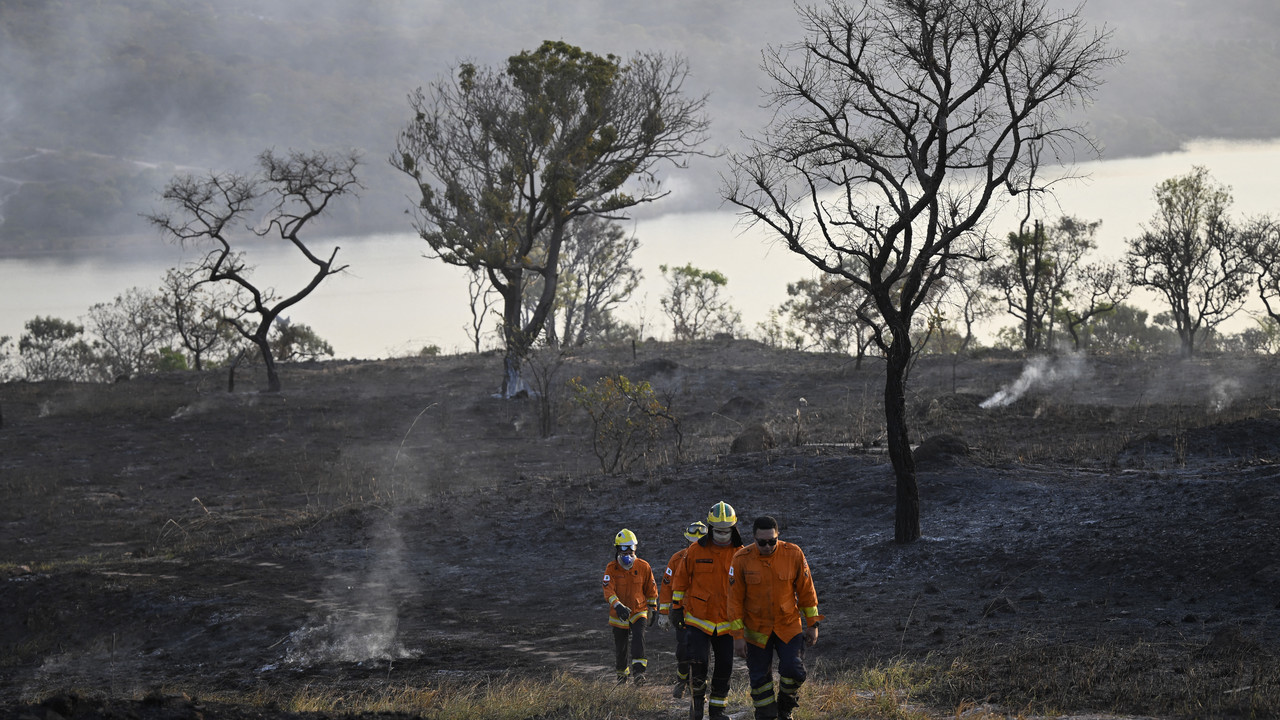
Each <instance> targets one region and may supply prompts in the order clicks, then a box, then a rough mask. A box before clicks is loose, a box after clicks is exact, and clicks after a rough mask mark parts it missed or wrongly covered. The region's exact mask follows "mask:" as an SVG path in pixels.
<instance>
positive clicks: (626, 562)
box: [618, 555, 636, 568]
mask: <svg viewBox="0 0 1280 720" xmlns="http://www.w3.org/2000/svg"><path fill="white" fill-rule="evenodd" d="M618 562H619V563H621V564H622V567H624V568H629V567H631V566H632V565H634V564H635V562H636V556H635V555H619V556H618Z"/></svg>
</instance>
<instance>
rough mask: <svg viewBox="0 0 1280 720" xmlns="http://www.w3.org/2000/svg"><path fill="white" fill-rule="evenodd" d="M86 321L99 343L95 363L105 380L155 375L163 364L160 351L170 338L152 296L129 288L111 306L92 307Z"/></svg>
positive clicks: (152, 294) (140, 289)
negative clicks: (144, 374) (149, 373)
mask: <svg viewBox="0 0 1280 720" xmlns="http://www.w3.org/2000/svg"><path fill="white" fill-rule="evenodd" d="M87 317H88V326H89V329H91V330H92V331H93V334H94V335H96V336H97V340H98V342H99V348H100V350H99V352H98V363H99V365H100V367H101V372H102V373H103V374H104V375H105V376H106V377H110V378H119V377H130V376H133V375H138V374H140V373H147V372H154V371H156V370H158V369H160V367H161V365H162V364H163V363H164V358H163V355H162V352H161V351H162V350H164V348H166V347H167V346H168V345H169V344H170V341H171V340H172V339H173V334H172V333H171V332H170V329H169V325H168V323H166V322H165V317H164V311H163V308H162V307H161V304H160V298H159V297H158V296H157V295H156V294H155V293H152V292H150V291H148V290H144V289H142V288H137V287H135V288H130V289H128V290H126V291H124V292H123V293H121V294H119V295H117V296H116V298H115V300H113V301H112V302H109V303H96V304H94V305H93V306H92V307H90V308H89V313H88V316H87Z"/></svg>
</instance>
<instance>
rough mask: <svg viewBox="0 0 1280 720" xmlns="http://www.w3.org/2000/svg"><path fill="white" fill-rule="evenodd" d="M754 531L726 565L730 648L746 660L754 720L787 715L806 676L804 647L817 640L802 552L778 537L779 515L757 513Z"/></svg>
mask: <svg viewBox="0 0 1280 720" xmlns="http://www.w3.org/2000/svg"><path fill="white" fill-rule="evenodd" d="M752 530H753V533H754V535H755V543H754V544H752V545H750V546H748V547H745V548H743V549H741V550H739V551H738V553H737V554H736V555H734V557H733V565H732V566H731V568H730V570H729V617H730V618H731V622H730V623H729V628H730V629H729V631H730V632H731V633H732V634H733V638H734V640H733V645H734V652H736V653H737V654H738V656H739V657H743V658H746V660H747V674H748V675H749V676H750V678H751V700H752V703H753V704H754V705H755V711H756V718H757V720H774V719H775V718H777V719H778V720H790V718H791V712H792V711H793V710H795V708H796V706H797V705H798V704H799V693H800V686H801V685H802V684H803V683H804V679H805V669H804V646H805V645H813V644H814V643H816V642H818V621H820V620H822V616H821V615H819V614H818V594H817V592H816V591H815V590H814V589H813V578H812V577H810V575H809V563H808V561H806V560H805V558H804V552H803V551H801V550H800V548H799V546H797V545H793V544H791V543H788V542H782V541H781V540H779V539H778V521H777V520H774V519H773V518H771V517H768V516H765V517H760V518H756V521H755V524H754V525H753V526H752ZM806 623H807V624H808V627H805V624H806ZM774 654H777V656H778V691H777V694H776V697H775V693H774V687H773V656H774Z"/></svg>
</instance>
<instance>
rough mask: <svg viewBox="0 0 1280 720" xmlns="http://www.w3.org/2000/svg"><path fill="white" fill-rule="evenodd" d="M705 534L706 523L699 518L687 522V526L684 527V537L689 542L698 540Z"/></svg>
mask: <svg viewBox="0 0 1280 720" xmlns="http://www.w3.org/2000/svg"><path fill="white" fill-rule="evenodd" d="M706 534H707V524H706V523H704V522H702V521H701V520H694V521H693V522H691V523H689V527H687V528H685V529H684V539H685V540H688V541H689V542H698V541H699V540H701V539H702V538H703V537H705V536H706Z"/></svg>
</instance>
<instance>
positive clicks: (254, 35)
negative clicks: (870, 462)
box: [0, 0, 1280, 254]
mask: <svg viewBox="0 0 1280 720" xmlns="http://www.w3.org/2000/svg"><path fill="white" fill-rule="evenodd" d="M1085 12H1086V16H1087V17H1089V18H1091V19H1094V20H1096V21H1098V22H1106V23H1108V24H1109V25H1110V26H1111V27H1113V28H1114V29H1115V45H1116V46H1117V47H1119V48H1121V49H1123V50H1126V51H1127V53H1128V56H1127V58H1126V61H1125V63H1124V65H1122V66H1121V67H1119V68H1117V69H1116V70H1115V71H1114V72H1113V73H1112V74H1111V75H1110V76H1109V77H1108V78H1107V82H1108V84H1107V85H1106V86H1105V87H1104V89H1103V91H1102V93H1101V95H1100V97H1099V99H1098V102H1097V104H1096V105H1095V106H1094V107H1093V108H1091V109H1089V110H1088V113H1089V114H1088V118H1089V120H1090V122H1091V123H1092V124H1093V125H1094V127H1095V130H1096V132H1097V134H1098V136H1099V137H1100V139H1101V140H1102V142H1103V144H1104V145H1105V146H1106V150H1107V155H1108V157H1117V156H1124V155H1143V154H1149V153H1154V152H1159V151H1165V150H1170V149H1173V148H1176V147H1177V146H1178V145H1179V144H1180V143H1182V142H1184V141H1185V140H1187V139H1190V138H1194V137H1203V136H1216V137H1226V138H1265V137H1275V136H1280V87H1278V86H1277V85H1276V84H1275V83H1274V81H1273V79H1272V78H1273V76H1274V69H1275V68H1276V67H1278V66H1280V62H1278V61H1280V57H1278V53H1280V51H1278V50H1277V45H1276V41H1275V40H1274V37H1273V36H1274V32H1275V30H1276V29H1277V27H1280V8H1277V6H1276V5H1275V4H1274V3H1272V2H1270V1H1269V0H1224V1H1223V2H1217V3H1211V4H1210V3H1199V2H1190V1H1179V2H1170V1H1169V0H1133V1H1129V0H1092V2H1090V3H1089V4H1088V5H1087V6H1086V10H1085ZM797 32H798V31H797V23H796V20H795V12H794V10H793V8H792V7H791V6H790V4H789V3H784V2H776V0H736V1H730V0H700V1H699V2H697V3H687V2H683V1H680V0H653V1H652V2H645V3H639V2H634V3H633V2H610V3H607V4H603V3H600V2H598V1H596V0H567V1H563V0H562V1H555V0H472V1H471V2H467V3H454V2H446V1H445V0H422V1H415V2H407V1H400V0H360V1H357V0H312V1H308V2H301V0H274V1H269V2H262V1H261V0H255V1H250V0H191V1H188V2H177V1H175V0H102V1H101V2H94V3H84V2H81V1H80V0H6V2H4V3H2V4H0V67H3V69H4V72H3V73H2V74H0V118H3V123H0V202H3V205H2V206H0V215H2V216H3V223H2V224H0V254H18V253H21V252H23V251H24V250H25V251H31V250H38V251H44V252H49V253H59V252H68V251H73V250H76V249H77V248H81V247H84V246H87V245H88V244H89V242H88V241H87V240H85V238H88V237H95V238H101V237H102V236H108V235H121V234H129V233H137V232H141V231H144V230H145V226H144V225H143V223H142V222H141V220H140V219H139V218H138V213H139V212H141V211H145V210H148V209H150V208H151V207H153V206H154V205H155V198H156V195H157V193H158V191H159V189H160V188H161V187H162V186H163V184H164V183H165V181H167V180H168V179H169V178H170V177H171V176H172V175H173V173H174V172H175V171H177V170H179V169H182V168H194V169H197V170H207V169H218V170H220V171H227V170H247V169H249V168H250V167H251V165H252V160H253V158H254V156H255V155H256V154H257V153H258V152H260V151H262V150H263V149H265V148H268V147H276V148H300V149H301V148H316V147H341V148H346V147H351V148H357V149H359V150H361V151H362V152H363V153H364V157H365V163H366V164H365V167H364V170H363V177H364V178H365V180H366V184H367V185H368V190H367V191H366V192H365V193H364V194H363V197H362V201H361V202H360V203H359V204H358V205H357V204H355V203H350V204H348V205H347V206H346V207H345V208H344V209H342V211H341V213H340V216H339V217H336V218H335V222H334V223H332V224H331V225H330V226H329V227H330V231H332V232H335V233H336V232H368V231H385V230H406V229H408V224H407V222H406V219H405V217H404V214H403V210H404V207H405V205H406V202H407V201H406V199H405V196H406V195H407V194H408V192H409V191H410V190H411V188H409V187H408V186H407V185H406V182H405V180H404V178H402V177H400V176H398V175H397V174H396V173H395V172H394V171H393V170H391V169H390V168H389V167H388V165H387V162H386V157H387V155H388V153H389V152H390V149H391V147H392V144H393V143H394V138H395V134H396V132H397V131H398V129H399V128H400V127H401V126H402V124H403V123H404V122H405V121H406V120H407V119H408V118H407V103H406V101H405V96H406V94H407V93H409V92H410V91H412V90H413V89H414V88H415V87H417V86H419V85H423V84H426V83H428V82H430V81H431V80H433V79H434V78H436V77H438V76H439V75H440V74H441V73H444V72H446V71H447V70H448V69H449V68H450V67H451V65H452V64H454V63H455V62H457V61H458V60H459V59H460V58H465V59H473V60H475V61H477V62H481V63H485V64H495V63H499V62H501V61H502V60H503V59H505V58H506V57H507V56H509V55H511V54H513V53H515V52H518V51H520V50H522V49H526V48H531V47H533V46H535V45H536V44H537V43H538V42H540V41H541V40H543V39H564V40H566V41H569V42H571V43H574V44H577V45H580V46H582V47H584V48H586V49H589V50H592V51H595V52H600V53H614V54H617V55H621V56H623V57H626V56H628V55H630V54H631V53H633V52H635V51H637V50H659V51H663V52H673V53H674V52H678V53H681V54H683V55H685V56H687V57H688V58H689V61H690V65H691V68H692V72H693V76H692V77H691V79H690V82H689V90H690V91H691V92H695V93H702V92H709V93H710V94H711V106H710V107H711V112H712V116H713V119H714V123H715V124H714V126H713V144H714V145H715V146H723V145H728V144H732V143H734V142H736V141H737V138H738V137H739V134H740V132H742V131H744V130H745V131H753V130H755V129H756V128H758V127H759V126H760V125H761V123H763V122H764V120H765V118H766V113H765V111H764V110H762V109H761V108H760V107H759V103H760V92H759V89H760V87H761V86H762V85H763V84H764V78H763V75H762V73H761V72H760V70H759V68H758V65H759V58H760V50H761V49H762V48H763V47H765V46H766V45H768V44H777V43H782V42H787V41H789V40H792V39H795V38H796V37H797ZM719 169H720V166H719V164H718V162H716V161H710V160H704V161H701V162H696V163H695V165H694V167H693V168H691V169H690V170H689V171H687V172H686V173H684V175H682V176H681V178H680V180H679V182H678V183H677V184H676V185H674V186H673V187H675V188H676V189H677V192H676V193H675V194H674V195H673V196H672V197H670V198H668V199H667V200H666V201H664V202H663V203H662V204H660V205H659V206H657V207H655V208H653V209H651V210H648V211H647V212H669V211H673V210H689V209H705V208H711V207H715V206H717V205H718V204H719V199H718V197H717V194H716V189H717V184H718V179H717V178H718V171H719Z"/></svg>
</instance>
